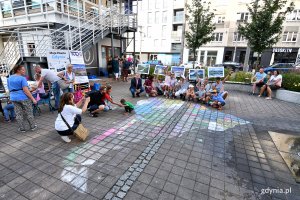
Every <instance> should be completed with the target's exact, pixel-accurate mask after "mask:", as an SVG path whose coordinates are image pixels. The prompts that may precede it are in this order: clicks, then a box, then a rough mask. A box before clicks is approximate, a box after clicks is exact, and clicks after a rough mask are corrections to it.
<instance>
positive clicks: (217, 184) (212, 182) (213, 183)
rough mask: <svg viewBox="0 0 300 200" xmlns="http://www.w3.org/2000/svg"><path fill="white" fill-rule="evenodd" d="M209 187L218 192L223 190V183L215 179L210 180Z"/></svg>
mask: <svg viewBox="0 0 300 200" xmlns="http://www.w3.org/2000/svg"><path fill="white" fill-rule="evenodd" d="M210 186H213V187H215V188H218V189H220V190H224V187H225V182H223V181H221V180H218V179H215V178H211V180H210Z"/></svg>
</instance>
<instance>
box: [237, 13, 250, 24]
mask: <svg viewBox="0 0 300 200" xmlns="http://www.w3.org/2000/svg"><path fill="white" fill-rule="evenodd" d="M237 15H238V17H237V20H238V21H240V22H244V21H248V19H249V16H250V14H249V13H248V12H242V13H237Z"/></svg>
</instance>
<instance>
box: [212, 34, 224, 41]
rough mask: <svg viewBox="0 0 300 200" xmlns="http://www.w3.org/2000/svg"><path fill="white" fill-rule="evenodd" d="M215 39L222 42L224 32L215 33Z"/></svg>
mask: <svg viewBox="0 0 300 200" xmlns="http://www.w3.org/2000/svg"><path fill="white" fill-rule="evenodd" d="M213 36H214V40H213V41H216V42H221V41H223V33H213Z"/></svg>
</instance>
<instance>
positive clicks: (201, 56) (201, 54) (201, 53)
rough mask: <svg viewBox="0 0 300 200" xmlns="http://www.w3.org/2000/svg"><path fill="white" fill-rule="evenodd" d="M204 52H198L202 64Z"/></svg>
mask: <svg viewBox="0 0 300 200" xmlns="http://www.w3.org/2000/svg"><path fill="white" fill-rule="evenodd" d="M204 57H205V51H200V62H202V63H204Z"/></svg>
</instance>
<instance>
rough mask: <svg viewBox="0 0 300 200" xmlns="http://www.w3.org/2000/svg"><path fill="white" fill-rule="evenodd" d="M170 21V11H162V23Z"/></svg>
mask: <svg viewBox="0 0 300 200" xmlns="http://www.w3.org/2000/svg"><path fill="white" fill-rule="evenodd" d="M167 21H168V13H167V11H163V12H162V23H167Z"/></svg>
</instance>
